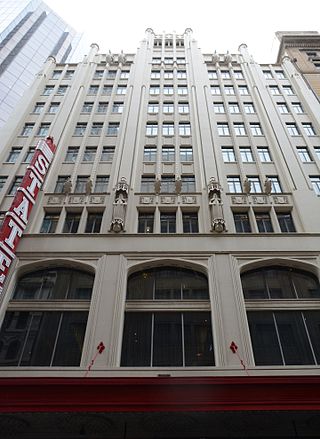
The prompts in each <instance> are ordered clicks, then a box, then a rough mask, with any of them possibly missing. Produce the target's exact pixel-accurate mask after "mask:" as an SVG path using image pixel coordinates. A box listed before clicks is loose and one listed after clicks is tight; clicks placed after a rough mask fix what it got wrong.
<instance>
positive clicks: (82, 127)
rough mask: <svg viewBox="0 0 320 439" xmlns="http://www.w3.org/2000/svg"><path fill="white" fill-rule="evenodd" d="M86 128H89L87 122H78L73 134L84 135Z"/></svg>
mask: <svg viewBox="0 0 320 439" xmlns="http://www.w3.org/2000/svg"><path fill="white" fill-rule="evenodd" d="M86 129H87V124H86V123H77V125H76V127H75V130H74V134H73V135H74V136H84V133H85V132H86Z"/></svg>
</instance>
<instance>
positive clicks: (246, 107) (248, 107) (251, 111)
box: [243, 102, 256, 114]
mask: <svg viewBox="0 0 320 439" xmlns="http://www.w3.org/2000/svg"><path fill="white" fill-rule="evenodd" d="M243 106H244V111H245V113H246V114H254V113H255V112H256V111H255V109H254V106H253V103H252V102H244V103H243Z"/></svg>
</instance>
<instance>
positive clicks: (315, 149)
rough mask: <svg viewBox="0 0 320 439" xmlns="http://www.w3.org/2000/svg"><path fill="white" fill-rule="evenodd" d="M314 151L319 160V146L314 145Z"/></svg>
mask: <svg viewBox="0 0 320 439" xmlns="http://www.w3.org/2000/svg"><path fill="white" fill-rule="evenodd" d="M314 152H315V153H316V156H317V157H318V159H319V160H320V147H317V146H315V147H314Z"/></svg>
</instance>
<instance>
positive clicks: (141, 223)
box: [138, 212, 154, 233]
mask: <svg viewBox="0 0 320 439" xmlns="http://www.w3.org/2000/svg"><path fill="white" fill-rule="evenodd" d="M153 225H154V213H153V212H149V213H146V212H139V217H138V233H153Z"/></svg>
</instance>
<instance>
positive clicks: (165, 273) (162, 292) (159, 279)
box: [155, 268, 181, 300]
mask: <svg viewBox="0 0 320 439" xmlns="http://www.w3.org/2000/svg"><path fill="white" fill-rule="evenodd" d="M155 299H156V300H179V299H181V281H180V278H179V276H178V275H177V273H176V271H175V270H174V269H171V268H168V269H167V270H164V269H162V270H161V271H158V272H156V273H155Z"/></svg>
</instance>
